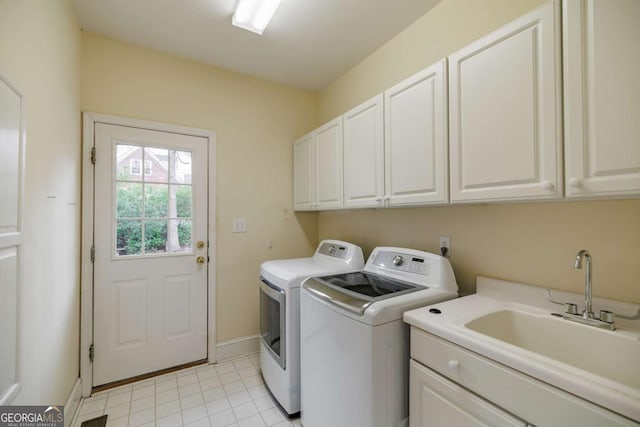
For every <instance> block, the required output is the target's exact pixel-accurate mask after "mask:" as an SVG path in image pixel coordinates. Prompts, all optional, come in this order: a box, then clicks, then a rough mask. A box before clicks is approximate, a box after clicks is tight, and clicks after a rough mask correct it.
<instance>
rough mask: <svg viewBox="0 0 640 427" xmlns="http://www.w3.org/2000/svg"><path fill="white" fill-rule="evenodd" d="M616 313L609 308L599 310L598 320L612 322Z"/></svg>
mask: <svg viewBox="0 0 640 427" xmlns="http://www.w3.org/2000/svg"><path fill="white" fill-rule="evenodd" d="M615 319H616V315H615V314H614V313H613V312H611V311H609V310H600V320H601V321H603V322H605V323H614V322H615Z"/></svg>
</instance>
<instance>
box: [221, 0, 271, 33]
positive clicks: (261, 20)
mask: <svg viewBox="0 0 640 427" xmlns="http://www.w3.org/2000/svg"><path fill="white" fill-rule="evenodd" d="M278 6H280V0H238V6H237V7H236V12H235V13H234V14H233V17H232V18H231V23H232V24H233V25H235V26H236V27H240V28H244V29H245V30H248V31H251V32H254V33H257V34H262V32H263V31H264V29H265V28H267V25H269V21H271V18H272V17H273V14H274V13H276V10H277V9H278Z"/></svg>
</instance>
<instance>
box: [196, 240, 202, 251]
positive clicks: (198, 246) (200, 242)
mask: <svg viewBox="0 0 640 427" xmlns="http://www.w3.org/2000/svg"><path fill="white" fill-rule="evenodd" d="M196 247H197V248H198V249H202V248H204V242H203V241H202V240H199V241H198V243H196Z"/></svg>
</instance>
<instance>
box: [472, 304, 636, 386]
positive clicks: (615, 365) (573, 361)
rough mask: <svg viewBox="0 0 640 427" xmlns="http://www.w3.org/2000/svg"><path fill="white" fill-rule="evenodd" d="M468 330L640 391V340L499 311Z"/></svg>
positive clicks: (558, 320)
mask: <svg viewBox="0 0 640 427" xmlns="http://www.w3.org/2000/svg"><path fill="white" fill-rule="evenodd" d="M464 326H465V327H466V328H468V329H471V330H473V331H476V332H479V333H481V334H484V335H487V336H489V337H491V338H495V339H497V340H500V341H503V342H505V343H508V344H511V345H514V346H517V347H519V348H522V349H525V350H528V351H532V352H534V353H536V354H539V355H542V356H545V357H549V358H551V359H554V360H557V361H559V362H563V363H566V364H568V365H571V366H574V367H576V368H579V369H583V370H585V371H587V372H590V373H592V374H595V375H599V376H602V377H604V378H607V379H609V380H611V381H615V382H617V383H621V384H624V385H626V386H629V387H631V388H633V389H638V390H640V369H638V365H637V364H638V361H640V341H639V340H638V339H637V337H634V336H629V335H624V334H621V333H616V332H611V331H607V330H602V329H598V328H594V327H592V326H586V325H581V324H578V323H573V322H570V321H568V320H565V319H562V318H557V317H553V316H551V315H535V314H530V313H525V312H521V311H514V310H499V311H495V312H492V313H489V314H486V315H483V316H480V317H478V318H476V319H474V320H472V321H470V322H467V323H465V325H464Z"/></svg>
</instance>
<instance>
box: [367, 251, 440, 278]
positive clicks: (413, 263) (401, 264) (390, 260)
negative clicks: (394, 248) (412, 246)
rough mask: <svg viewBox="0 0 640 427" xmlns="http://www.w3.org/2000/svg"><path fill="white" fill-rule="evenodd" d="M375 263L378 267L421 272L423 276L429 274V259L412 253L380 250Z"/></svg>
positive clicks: (415, 272)
mask: <svg viewBox="0 0 640 427" xmlns="http://www.w3.org/2000/svg"><path fill="white" fill-rule="evenodd" d="M373 264H374V265H376V266H378V267H383V268H388V269H392V270H396V271H405V272H408V273H414V274H421V275H423V276H426V275H428V274H429V263H428V260H427V259H425V258H424V257H419V256H414V255H411V254H402V253H398V252H387V251H382V252H378V253H377V254H376V257H375V258H374V260H373Z"/></svg>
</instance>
